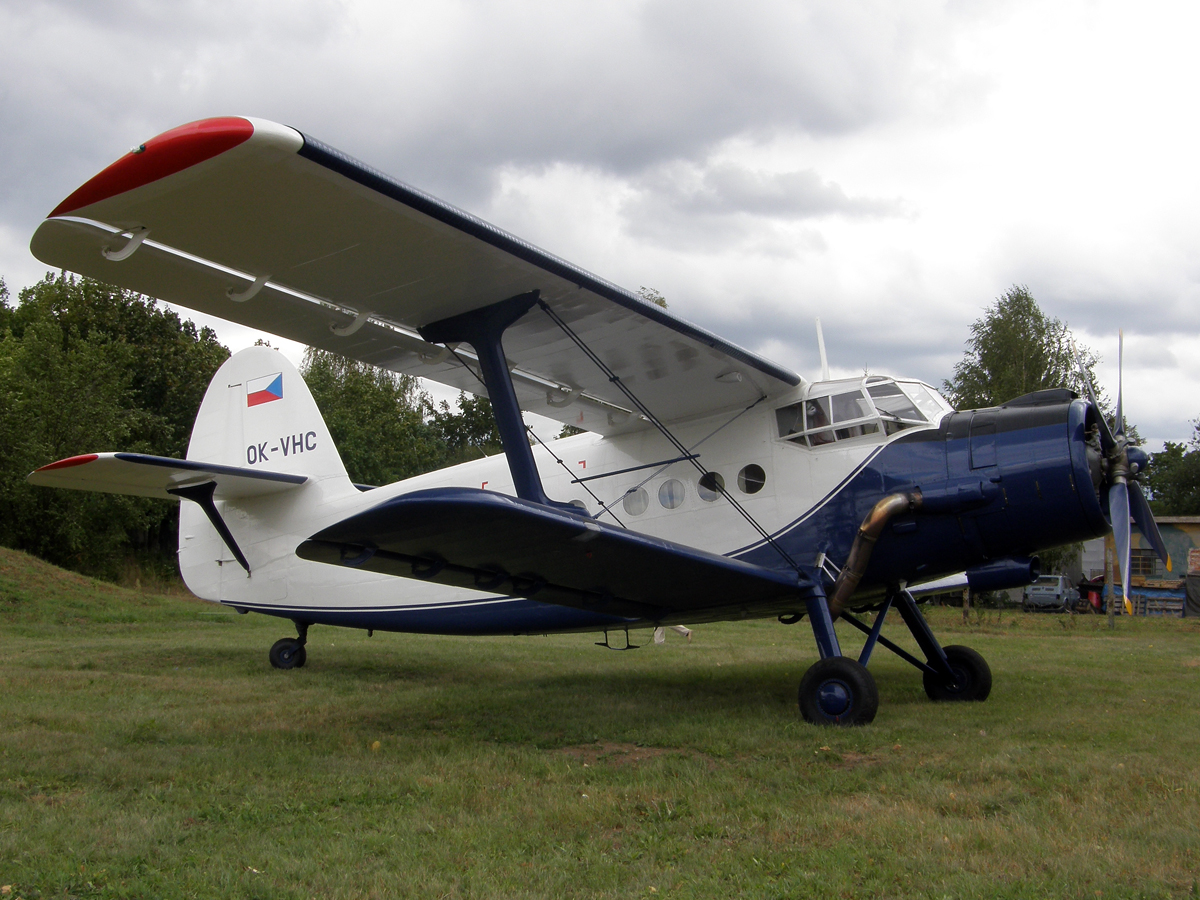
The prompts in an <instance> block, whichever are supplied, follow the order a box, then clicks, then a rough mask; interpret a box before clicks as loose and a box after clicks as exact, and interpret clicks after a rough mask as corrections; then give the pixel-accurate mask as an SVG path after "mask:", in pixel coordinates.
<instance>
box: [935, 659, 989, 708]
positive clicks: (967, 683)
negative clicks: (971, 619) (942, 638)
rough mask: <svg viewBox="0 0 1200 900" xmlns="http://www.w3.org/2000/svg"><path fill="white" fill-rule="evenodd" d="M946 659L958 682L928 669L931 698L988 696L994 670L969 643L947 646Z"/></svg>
mask: <svg viewBox="0 0 1200 900" xmlns="http://www.w3.org/2000/svg"><path fill="white" fill-rule="evenodd" d="M946 660H947V661H948V662H949V663H950V669H951V671H953V672H954V678H955V681H956V682H957V684H947V683H946V681H945V679H943V678H942V677H941V676H940V675H934V674H932V673H930V672H926V673H925V678H924V681H925V693H926V694H928V695H929V699H930V700H986V699H987V696H988V694H990V693H991V692H992V670H991V669H990V668H989V667H988V664H987V661H986V660H985V659H984V658H983V657H982V656H980V655H979V654H978V653H976V652H975V651H974V650H972V649H971V648H970V647H947V648H946Z"/></svg>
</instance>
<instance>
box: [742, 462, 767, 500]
mask: <svg viewBox="0 0 1200 900" xmlns="http://www.w3.org/2000/svg"><path fill="white" fill-rule="evenodd" d="M766 483H767V473H766V472H764V471H763V467H762V466H758V465H755V464H754V463H751V464H750V465H748V466H745V467H744V468H743V469H742V471H740V472H738V490H740V491H741V492H742V493H743V494H757V493H758V492H759V491H761V490H762V489H763V486H764V485H765V484H766Z"/></svg>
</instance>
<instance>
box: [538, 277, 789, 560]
mask: <svg viewBox="0 0 1200 900" xmlns="http://www.w3.org/2000/svg"><path fill="white" fill-rule="evenodd" d="M538 306H540V307H541V308H542V311H543V312H544V313H545V314H546V315H547V316H549V317H550V320H551V321H552V322H554V324H555V325H557V326H558V327H559V328H560V329H561V330H562V332H563V334H565V335H566V336H567V337H569V338H570V339H571V340H572V342H574V344H575V346H577V347H578V348H579V349H580V350H582V351H583V353H584V355H585V356H587V358H588V359H590V360H591V361H592V362H594V363H595V364H596V366H597V368H599V369H600V371H601V372H603V373H604V375H605V377H606V378H607V379H608V380H609V381H610V382H611V383H612V384H613V385H614V386H616V388H617V389H618V390H619V391H620V392H621V393H622V394H624V395H625V397H626V398H627V399H628V400H629V402H630V403H632V404H633V405H634V407H635V408H636V409H637V411H638V412H640V413H641V414H642V415H643V416H645V417H646V421H648V422H649V423H650V424H651V425H653V426H654V427H655V428H657V429H658V430H659V432H660V433H661V434H662V436H663V437H665V438H666V439H667V441H668V442H670V444H671V446H673V447H674V448H675V449H676V450H677V451H679V454H680V455H681V456H687V457H689V459H688V461H689V462H690V463H691V464H692V465H693V466H695V468H696V470H697V471H698V472H699V473H700V474H701V475H707V474H708V470H707V469H705V468H704V466H702V465H701V464H700V463H699V461H698V460H696V459H695V458H694V457H693V456H692V454H691V453H690V451H689V450H688V448H687V447H685V446H684V445H683V444H682V443H681V442H680V440H679V439H678V438H677V437H675V435H673V434H672V433H671V432H670V430H669V429H668V428H667V426H666V425H664V424H663V423H662V422H661V421H660V420H659V418H658V416H656V415H654V413H652V412H651V411H650V409H649V408H648V407H647V406H646V405H645V404H644V403H642V401H641V400H639V399H638V398H637V396H636V395H635V394H634V393H633V391H631V390H630V389H629V388H628V387H627V386H626V385H625V383H624V382H623V381H621V378H620V376H619V375H617V374H616V373H615V372H614V371H613V370H612V369H610V368H609V367H608V365H607V364H606V363H605V362H604V360H602V359H601V358H600V357H599V356H598V355H597V354H596V352H595V351H594V350H592V348H591V347H589V346H588V345H587V344H586V343H585V342H584V340H583V339H582V338H581V337H579V335H577V334H576V333H575V332H574V331H573V330H572V329H571V326H570V325H568V324H567V323H566V322H564V321H563V320H562V318H561V317H560V316H559V315H558V313H556V312H555V311H554V310H552V309H551V308H550V305H549V304H548V303H546V301H545V300H540V299H539V300H538ZM714 486H715V487H716V488H717V490H718V491H720V492H721V494H722V496H724V497H725V499H726V500H728V501H729V503H730V505H731V506H733V508H734V509H736V510H737V511H738V512H739V513H740V514H741V516H742V518H743V519H745V520H746V521H747V522H748V523H750V525H751V527H753V528H754V530H755V531H757V532H758V533H759V534H760V535H761V536H762V539H763V540H764V541H766V542H767V543H768V544H770V545H771V547H773V548H774V549H775V552H776V553H778V554H779V555H780V556H781V557H782V558H783V560H784V562H786V563H787V564H788V565H789V566H791V567H792V568H793V569H795V570H796V571H797V572H800V571H801V569H800V566H799V565H798V564H797V563H796V561H795V560H794V559H792V557H791V556H790V555H789V554H788V552H787V551H786V550H784V549H783V547H781V546H780V545H779V544H778V543H777V542H776V541H775V539H774V538H773V537H771V535H770V533H768V531H767V530H766V529H765V528H763V527H762V525H760V524H759V523H758V520H757V519H755V518H754V516H752V515H750V512H749V511H748V510H747V509H746V508H745V507H744V506H742V504H741V503H739V502H738V501H737V499H736V498H735V497H734V496H733V495H732V494H731V493H729V491H728V490H727V489H726V488H725V486H724V485H723V484H721V483H720V482H719V481H716V480H715V479H714Z"/></svg>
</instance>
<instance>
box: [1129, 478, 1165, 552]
mask: <svg viewBox="0 0 1200 900" xmlns="http://www.w3.org/2000/svg"><path fill="white" fill-rule="evenodd" d="M1129 511H1130V512H1131V513H1133V521H1134V522H1135V523H1136V524H1137V527H1138V531H1140V532H1141V533H1142V534H1144V535H1145V536H1146V540H1148V541H1149V542H1150V546H1151V547H1153V548H1154V552H1155V553H1157V554H1158V558H1159V559H1161V560H1162V561H1163V563H1164V564H1165V565H1166V567H1167V571H1168V572H1170V571H1171V554H1170V552H1169V551H1168V550H1167V545H1166V543H1165V542H1164V541H1163V537H1162V533H1161V532H1160V531H1159V530H1158V523H1157V522H1155V521H1154V513H1152V512H1151V511H1150V504H1149V503H1147V502H1146V495H1145V494H1143V493H1142V486H1141V485H1140V484H1138V483H1137V482H1136V481H1132V482H1130V483H1129Z"/></svg>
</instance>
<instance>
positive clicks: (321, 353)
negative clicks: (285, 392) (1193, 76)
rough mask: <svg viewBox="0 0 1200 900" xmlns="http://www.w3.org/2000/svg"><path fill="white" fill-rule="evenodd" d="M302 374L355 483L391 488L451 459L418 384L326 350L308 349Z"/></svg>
mask: <svg viewBox="0 0 1200 900" xmlns="http://www.w3.org/2000/svg"><path fill="white" fill-rule="evenodd" d="M301 374H302V375H303V376H304V380H305V381H306V382H307V383H308V389H309V390H310V391H311V392H312V395H313V399H314V400H316V402H317V408H318V409H320V410H321V415H322V416H323V417H324V418H325V424H326V425H328V426H329V432H330V434H331V435H332V436H333V442H334V444H335V445H336V446H337V448H338V452H339V453H341V456H342V461H343V462H344V463H345V465H346V471H347V472H348V473H349V475H350V479H351V480H352V481H355V482H358V483H360V484H374V485H380V484H390V483H391V482H393V481H399V480H401V479H403V478H410V477H412V476H413V475H419V474H420V473H422V472H428V471H429V470H431V469H436V468H438V467H439V466H441V465H442V464H443V463H444V461H445V459H446V456H447V453H446V449H445V446H444V443H443V439H442V432H441V431H440V429H439V428H438V427H435V426H432V425H430V424H428V423H427V422H426V415H427V414H428V413H429V411H430V409H431V406H432V404H431V402H430V400H429V396H428V395H427V394H424V393H421V392H420V391H419V390H418V381H417V379H415V378H412V377H410V376H407V375H397V374H395V373H392V372H387V371H385V370H383V369H377V368H375V367H374V366H372V365H369V364H367V363H362V362H355V361H353V360H349V359H346V358H345V357H344V356H339V355H337V354H336V353H330V352H328V351H325V350H314V349H309V350H308V351H307V352H306V353H305V355H304V363H303V365H302V367H301Z"/></svg>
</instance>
